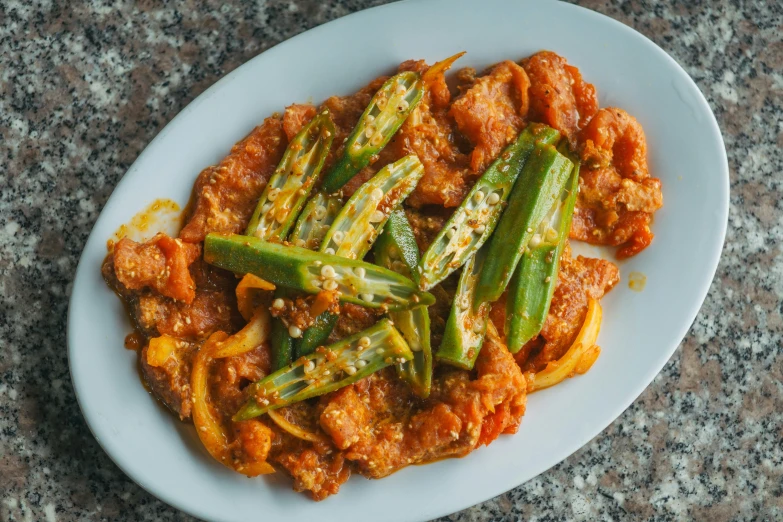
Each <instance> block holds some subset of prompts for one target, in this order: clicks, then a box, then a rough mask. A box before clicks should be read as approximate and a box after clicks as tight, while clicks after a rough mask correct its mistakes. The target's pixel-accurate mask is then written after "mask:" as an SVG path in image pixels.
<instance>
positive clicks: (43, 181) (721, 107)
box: [0, 0, 783, 522]
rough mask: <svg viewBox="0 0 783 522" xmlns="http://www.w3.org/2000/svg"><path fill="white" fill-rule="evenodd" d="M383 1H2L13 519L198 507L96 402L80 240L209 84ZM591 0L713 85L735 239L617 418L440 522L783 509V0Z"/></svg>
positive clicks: (3, 436) (2, 436)
mask: <svg viewBox="0 0 783 522" xmlns="http://www.w3.org/2000/svg"><path fill="white" fill-rule="evenodd" d="M378 3H382V2H378V1H376V0H351V1H347V2H321V1H318V0H295V1H285V0H280V1H278V0H268V1H266V2H258V3H256V5H248V4H246V3H244V2H241V1H239V0H231V1H228V2H218V1H211V2H197V1H188V2H168V3H166V6H165V7H159V4H160V3H159V2H154V1H149V0H143V1H140V2H137V3H133V2H125V3H124V4H122V5H120V4H119V3H116V4H117V5H115V2H105V1H100V0H93V1H90V2H84V3H81V2H74V3H72V5H66V4H65V2H60V4H61V5H59V6H57V5H55V4H57V2H42V3H41V5H38V3H36V5H35V6H33V5H32V4H33V3H32V2H3V3H2V4H0V20H2V24H0V93H1V94H0V133H1V134H0V136H2V138H0V295H2V298H1V299H0V520H2V521H21V520H24V521H27V520H36V521H37V520H45V521H54V520H60V521H68V520H111V521H137V520H164V521H173V520H192V518H190V517H188V516H186V515H184V514H182V513H180V512H178V511H177V510H175V509H173V508H171V507H169V506H167V505H165V504H164V503H162V502H160V501H158V500H156V499H155V498H154V497H152V496H151V495H150V494H148V493H146V492H145V491H144V490H142V489H141V488H140V487H138V486H137V485H135V484H134V483H133V482H132V481H131V480H129V479H128V478H127V477H126V476H125V475H124V474H123V473H122V472H121V471H120V470H119V469H118V468H117V467H116V466H115V465H114V464H113V463H112V462H111V460H110V459H109V457H108V456H107V455H106V454H105V453H104V452H103V451H102V450H101V448H100V447H99V446H98V444H97V443H96V441H95V440H94V439H93V437H92V436H91V435H90V432H89V430H88V429H87V426H86V424H85V422H84V420H83V419H82V416H81V413H80V412H79V408H78V406H77V404H76V399H75V397H74V393H73V389H72V387H71V382H70V377H69V374H68V365H67V357H66V342H65V323H66V312H67V307H68V296H69V294H70V291H71V284H72V280H73V277H74V272H75V269H76V263H77V261H78V259H79V254H80V252H81V250H82V247H83V246H84V243H85V241H86V239H87V235H88V234H89V232H90V229H91V227H92V225H93V223H94V222H95V220H96V218H97V217H98V213H99V212H100V210H101V208H102V207H103V205H104V203H105V202H106V199H107V198H108V196H109V194H110V193H111V191H112V189H113V188H114V186H115V185H116V184H117V182H118V181H119V180H120V178H121V177H122V176H123V174H124V173H125V171H126V169H127V168H128V167H129V166H130V164H131V163H132V162H133V160H134V159H136V157H137V156H138V155H139V153H140V152H141V151H142V150H143V149H144V147H145V146H146V145H147V144H148V143H149V142H150V141H151V140H152V138H153V137H154V136H155V135H156V134H157V133H158V132H159V131H160V130H161V129H162V128H163V126H164V125H165V124H166V123H167V122H168V121H170V120H171V119H172V118H173V117H174V116H175V115H176V114H177V113H178V112H179V111H180V110H181V109H182V108H184V107H185V106H186V105H187V104H188V103H189V102H190V101H191V100H192V99H193V98H195V97H196V96H198V95H199V94H200V93H201V92H202V91H204V90H205V89H206V88H207V87H208V86H210V85H211V84H212V83H214V82H215V81H216V80H217V79H219V78H220V77H222V76H223V75H224V74H226V73H227V72H229V71H231V70H232V69H234V68H235V67H237V66H238V65H240V64H242V63H243V62H245V61H247V60H248V59H250V58H252V57H253V56H255V55H257V54H258V53H260V52H261V51H263V50H265V49H267V48H268V47H270V46H272V45H274V44H276V43H278V42H280V41H282V40H285V39H287V38H289V37H291V36H293V35H295V34H297V33H299V32H301V31H304V30H306V29H309V28H311V27H313V26H316V25H318V24H321V23H323V22H326V21H328V20H331V19H334V18H337V17H340V16H343V15H345V14H347V13H349V12H352V11H355V10H359V9H362V8H365V7H369V6H371V5H375V4H378ZM578 3H580V4H583V5H585V6H586V7H589V8H591V9H595V10H597V11H599V12H602V13H605V14H607V15H609V16H611V17H613V18H616V19H618V20H620V21H622V22H623V23H625V24H628V25H629V26H631V27H633V28H635V29H637V30H638V31H640V32H642V33H643V34H645V35H646V36H648V37H649V38H651V39H652V40H654V41H655V42H656V43H657V44H658V45H660V46H661V47H662V48H663V49H665V50H666V51H667V52H669V53H670V54H671V55H672V56H673V57H674V58H675V59H676V60H677V61H678V62H679V63H680V64H682V65H683V66H684V67H685V69H686V70H687V71H688V73H689V74H690V75H691V76H692V77H693V78H694V80H696V83H697V84H698V85H699V87H700V88H701V90H702V92H703V93H704V94H705V95H706V96H707V99H708V100H709V103H710V106H711V107H712V109H713V110H714V111H715V114H716V115H717V118H718V122H719V124H720V127H721V130H722V132H723V137H724V139H725V142H726V148H727V150H728V156H729V164H730V167H731V209H730V213H729V228H728V236H727V238H726V246H725V248H724V251H723V258H722V260H721V262H720V266H719V267H718V273H717V276H716V278H715V281H714V283H713V285H712V288H711V289H710V292H709V295H708V297H707V300H706V302H705V303H704V306H703V307H702V310H701V312H700V313H699V315H698V317H697V319H696V321H695V323H694V325H693V327H692V328H691V330H690V332H689V333H688V335H687V337H686V338H685V340H684V341H683V344H682V346H681V347H680V348H679V349H678V350H677V352H676V353H675V355H674V356H673V357H672V359H671V361H669V363H668V364H667V365H666V367H665V368H664V370H663V371H662V372H661V374H660V375H659V376H658V377H657V378H656V379H655V381H654V382H653V383H652V384H651V385H650V387H649V388H648V389H647V390H646V391H645V392H644V393H643V394H642V395H641V397H640V398H639V399H638V400H637V401H636V402H635V403H634V404H633V405H632V406H631V407H630V408H629V409H628V410H627V411H626V412H625V413H623V414H622V415H621V416H620V418H619V419H617V420H616V421H615V422H614V423H613V424H611V425H610V426H609V427H608V428H607V429H606V430H605V431H604V432H603V433H601V434H600V435H599V436H597V437H596V438H595V439H593V440H592V441H591V442H590V443H589V444H587V445H586V446H585V447H583V448H582V449H581V450H579V451H577V452H576V453H575V454H574V455H572V456H571V457H569V458H568V459H566V460H565V461H564V462H563V463H561V464H559V465H557V466H555V467H554V468H553V469H551V470H549V471H547V472H546V473H544V474H542V475H540V476H539V477H537V478H535V479H533V480H531V481H529V482H528V483H526V484H524V485H522V486H520V487H518V488H516V489H514V490H512V491H510V492H508V493H506V494H504V495H501V496H499V497H497V498H495V499H493V500H490V501H488V502H486V503H484V504H481V505H478V506H476V507H473V508H471V509H468V510H466V511H463V512H461V513H457V514H454V515H451V516H450V517H447V518H446V519H444V520H454V521H461V522H462V521H465V522H467V521H487V520H520V519H522V520H609V519H612V520H618V519H621V520H622V519H645V520H675V519H676V520H710V521H713V522H717V521H723V520H750V519H754V520H756V519H757V520H762V519H763V520H773V519H775V520H781V519H783V442H782V441H783V355H781V350H780V347H781V345H783V254H782V253H781V248H782V247H781V244H782V243H781V240H782V239H783V217H782V216H783V154H782V153H781V150H783V4H781V3H780V2H779V1H774V0H772V1H766V2H764V1H757V2H734V1H730V0H719V1H713V2H681V1H675V0H662V1H658V2H648V1H644V0H627V1H607V0H584V1H580V2H578ZM738 5H739V6H741V7H738Z"/></svg>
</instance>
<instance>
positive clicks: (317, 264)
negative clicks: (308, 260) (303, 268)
mask: <svg viewBox="0 0 783 522" xmlns="http://www.w3.org/2000/svg"><path fill="white" fill-rule="evenodd" d="M313 264H314V265H315V266H321V261H319V260H317V259H316V260H315V261H313Z"/></svg>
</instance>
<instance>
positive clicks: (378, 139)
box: [370, 132, 383, 147]
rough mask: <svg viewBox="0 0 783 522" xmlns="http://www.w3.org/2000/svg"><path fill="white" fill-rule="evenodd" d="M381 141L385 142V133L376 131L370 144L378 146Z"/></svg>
mask: <svg viewBox="0 0 783 522" xmlns="http://www.w3.org/2000/svg"><path fill="white" fill-rule="evenodd" d="M381 143H383V134H381V133H380V132H376V133H375V135H374V136H373V137H372V138H370V145H372V146H373V147H378V146H380V144H381Z"/></svg>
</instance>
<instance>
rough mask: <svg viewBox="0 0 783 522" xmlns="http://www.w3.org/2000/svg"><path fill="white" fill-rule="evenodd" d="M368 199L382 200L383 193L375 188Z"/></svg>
mask: <svg viewBox="0 0 783 522" xmlns="http://www.w3.org/2000/svg"><path fill="white" fill-rule="evenodd" d="M370 197H371V198H372V199H374V200H380V199H381V198H383V191H382V190H381V189H379V188H378V187H376V188H374V189H372V192H370Z"/></svg>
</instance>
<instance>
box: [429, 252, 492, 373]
mask: <svg viewBox="0 0 783 522" xmlns="http://www.w3.org/2000/svg"><path fill="white" fill-rule="evenodd" d="M486 255H487V248H486V247H485V248H482V249H481V250H479V251H478V252H476V254H474V255H473V256H471V257H470V259H469V260H468V262H467V263H465V266H464V267H463V268H462V273H461V274H460V277H459V283H458V284H457V293H455V294H454V304H452V305H451V312H450V313H449V318H448V319H447V320H446V330H445V331H444V332H443V341H441V344H440V347H438V351H437V353H436V354H435V357H436V358H437V359H438V360H439V361H441V362H444V363H447V364H450V365H452V366H456V367H458V368H462V369H465V370H471V369H473V365H474V364H475V363H476V358H477V357H478V354H479V351H480V350H481V345H482V344H483V343H484V336H485V335H486V333H487V321H488V320H489V319H488V317H489V309H490V306H491V305H490V304H489V303H481V304H480V305H479V306H478V308H474V307H473V296H474V293H475V291H476V282H477V280H478V275H479V273H480V271H481V267H482V265H483V264H484V263H485V262H486Z"/></svg>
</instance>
